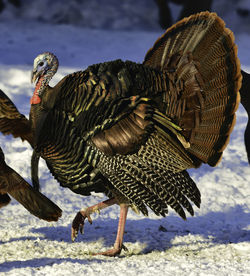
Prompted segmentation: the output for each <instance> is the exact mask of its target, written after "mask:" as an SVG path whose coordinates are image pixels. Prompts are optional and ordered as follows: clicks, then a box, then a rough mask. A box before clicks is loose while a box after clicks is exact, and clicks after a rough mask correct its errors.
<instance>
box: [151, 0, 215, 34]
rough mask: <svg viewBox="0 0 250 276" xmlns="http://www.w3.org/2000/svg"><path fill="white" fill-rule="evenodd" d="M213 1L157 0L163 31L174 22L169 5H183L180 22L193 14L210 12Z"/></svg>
mask: <svg viewBox="0 0 250 276" xmlns="http://www.w3.org/2000/svg"><path fill="white" fill-rule="evenodd" d="M212 1H213V0H203V1H201V0H155V2H156V4H157V6H158V9H159V23H160V25H161V27H162V28H163V29H167V28H168V27H170V26H171V25H172V24H173V23H174V22H173V19H172V15H171V10H170V8H169V5H168V3H169V2H173V3H175V4H177V5H183V8H182V11H181V13H180V15H179V18H178V20H180V19H182V18H184V17H187V16H189V15H191V14H194V13H198V12H201V11H206V10H207V11H210V10H211V6H212Z"/></svg>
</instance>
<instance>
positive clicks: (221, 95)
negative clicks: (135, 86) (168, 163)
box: [144, 12, 241, 166]
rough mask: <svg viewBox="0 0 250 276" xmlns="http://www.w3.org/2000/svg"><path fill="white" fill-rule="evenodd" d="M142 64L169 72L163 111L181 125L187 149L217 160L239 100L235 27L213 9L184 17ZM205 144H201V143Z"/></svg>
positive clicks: (213, 162)
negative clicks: (230, 27) (226, 26)
mask: <svg viewBox="0 0 250 276" xmlns="http://www.w3.org/2000/svg"><path fill="white" fill-rule="evenodd" d="M144 65H147V66H150V67H152V68H156V69H158V70H161V71H164V72H166V73H167V75H168V77H169V80H170V91H168V94H166V95H164V96H163V101H165V103H166V109H165V111H164V112H165V114H166V115H167V116H169V117H171V118H174V119H175V122H176V123H177V124H178V125H179V126H180V127H182V129H183V132H182V133H183V135H184V137H185V138H186V139H187V141H188V142H189V143H190V147H189V148H188V149H187V151H188V152H189V153H191V154H192V155H193V156H196V157H198V158H199V159H200V161H201V162H204V163H208V164H209V165H211V166H215V165H216V164H217V163H218V162H219V160H220V158H221V155H222V151H223V150H224V148H225V146H226V145H227V143H228V139H229V134H230V133H231V131H232V129H233V127H234V122H235V111H236V110H237V108H238V104H239V101H240V97H239V92H238V91H239V89H240V86H241V70H240V62H239V59H238V57H237V47H236V45H235V43H234V36H233V33H232V32H231V31H230V30H229V29H227V28H225V24H224V22H223V20H222V19H221V18H219V17H218V16H217V15H216V14H215V13H209V12H202V13H199V14H196V15H192V16H190V17H188V18H184V19H183V20H181V21H179V22H178V23H176V24H175V25H173V26H172V27H170V28H169V29H168V30H167V31H166V33H165V34H164V35H163V36H162V37H160V38H159V39H158V40H157V41H156V43H155V45H154V46H153V48H151V49H150V50H149V51H148V53H147V54H146V56H145V60H144ZM201 145H203V146H201Z"/></svg>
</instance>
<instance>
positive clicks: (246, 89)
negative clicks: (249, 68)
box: [240, 70, 250, 163]
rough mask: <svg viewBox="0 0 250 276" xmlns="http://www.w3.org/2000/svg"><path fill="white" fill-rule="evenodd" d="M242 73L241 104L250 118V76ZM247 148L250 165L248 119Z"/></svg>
mask: <svg viewBox="0 0 250 276" xmlns="http://www.w3.org/2000/svg"><path fill="white" fill-rule="evenodd" d="M241 73H242V77H243V79H242V87H241V89H240V96H241V103H242V105H243V106H244V108H245V110H246V112H247V114H248V117H249V115H250V74H248V73H247V72H244V71H243V70H242V71H241ZM244 138H245V146H246V152H247V158H248V162H249V163H250V122H249V119H248V122H247V127H246V130H245V134H244Z"/></svg>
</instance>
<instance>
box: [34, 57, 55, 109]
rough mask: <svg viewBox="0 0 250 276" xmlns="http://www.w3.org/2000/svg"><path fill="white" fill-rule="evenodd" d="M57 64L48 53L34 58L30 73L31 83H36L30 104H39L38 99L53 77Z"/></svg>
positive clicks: (39, 99) (39, 100)
mask: <svg viewBox="0 0 250 276" xmlns="http://www.w3.org/2000/svg"><path fill="white" fill-rule="evenodd" d="M58 64H59V63H58V59H57V57H56V56H55V55H54V54H52V53H50V52H45V53H43V54H40V55H38V56H37V57H36V58H35V60H34V66H33V70H32V73H31V82H33V83H34V82H36V88H35V91H34V94H33V97H32V98H31V100H30V103H31V104H38V103H40V102H41V98H40V97H41V95H42V94H43V91H44V90H45V89H46V87H47V86H48V84H49V81H50V80H51V79H52V77H53V76H54V75H55V73H56V71H57V68H58Z"/></svg>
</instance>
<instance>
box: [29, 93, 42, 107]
mask: <svg viewBox="0 0 250 276" xmlns="http://www.w3.org/2000/svg"><path fill="white" fill-rule="evenodd" d="M40 102H41V98H40V97H39V96H38V93H37V91H35V92H34V94H33V96H32V98H31V99H30V104H39V103H40Z"/></svg>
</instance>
